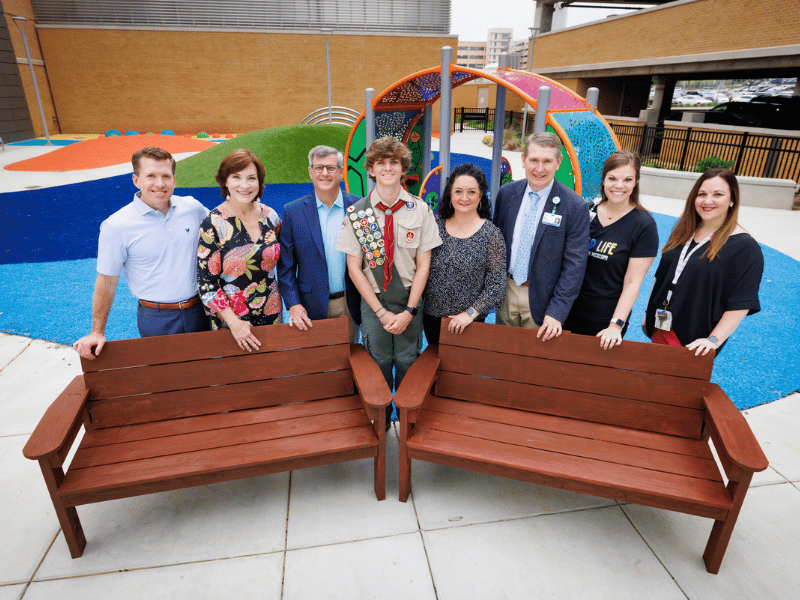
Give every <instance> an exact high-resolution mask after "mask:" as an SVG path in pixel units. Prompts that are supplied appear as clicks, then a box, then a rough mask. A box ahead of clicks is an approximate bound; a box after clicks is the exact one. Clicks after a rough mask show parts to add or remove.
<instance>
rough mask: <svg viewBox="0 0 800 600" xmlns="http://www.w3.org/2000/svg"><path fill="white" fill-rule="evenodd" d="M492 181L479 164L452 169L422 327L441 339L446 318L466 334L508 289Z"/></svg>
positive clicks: (436, 340)
mask: <svg viewBox="0 0 800 600" xmlns="http://www.w3.org/2000/svg"><path fill="white" fill-rule="evenodd" d="M487 189H488V184H487V183H486V177H485V176H484V174H483V171H481V170H480V169H479V168H478V167H476V166H474V165H471V164H464V165H459V166H457V167H456V168H455V169H453V172H452V173H451V174H450V177H448V179H447V184H446V185H445V188H444V194H442V199H441V202H440V203H439V208H438V210H437V213H436V215H435V216H436V223H437V225H438V226H439V235H440V236H441V238H442V245H441V246H439V247H438V248H434V249H433V254H432V255H431V270H430V275H429V276H428V285H427V287H426V288H425V302H424V313H423V315H422V326H423V328H424V330H425V337H426V338H427V339H428V343H429V344H438V343H439V327H440V324H441V320H442V317H448V316H449V317H450V324H449V325H448V329H449V330H450V331H452V332H453V333H462V332H463V331H464V329H465V328H466V327H467V326H468V325H469V324H470V323H472V322H473V321H483V320H484V319H485V318H486V315H487V314H489V312H490V311H491V310H492V309H495V308H498V307H499V306H500V303H501V302H502V301H503V297H504V296H505V292H506V243H505V241H504V240H503V234H502V233H501V232H500V230H499V229H498V228H497V227H496V226H495V225H493V224H492V220H491V216H492V214H491V209H490V208H489V196H488V195H487V193H486V192H487Z"/></svg>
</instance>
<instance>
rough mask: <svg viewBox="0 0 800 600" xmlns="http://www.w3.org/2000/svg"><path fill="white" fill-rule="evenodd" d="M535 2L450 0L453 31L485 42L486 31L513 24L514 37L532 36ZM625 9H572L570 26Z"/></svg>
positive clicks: (469, 39)
mask: <svg viewBox="0 0 800 600" xmlns="http://www.w3.org/2000/svg"><path fill="white" fill-rule="evenodd" d="M535 11H536V2H534V1H533V0H451V12H450V15H451V16H450V33H452V34H455V35H458V37H459V39H461V40H462V41H463V40H466V41H484V40H486V36H487V31H488V30H489V29H491V28H494V27H513V28H514V39H515V40H520V39H523V38H527V37H528V36H529V35H530V31H529V30H528V27H533V17H534V13H535ZM626 12H628V11H625V10H619V9H617V10H607V9H597V8H570V9H569V11H568V12H567V15H568V17H567V23H566V24H567V26H569V27H571V26H574V25H580V24H582V23H589V22H591V21H599V20H601V19H604V18H606V16H608V15H611V14H620V13H622V14H624V13H626Z"/></svg>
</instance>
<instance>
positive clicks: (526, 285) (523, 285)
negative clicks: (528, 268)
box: [508, 275, 528, 287]
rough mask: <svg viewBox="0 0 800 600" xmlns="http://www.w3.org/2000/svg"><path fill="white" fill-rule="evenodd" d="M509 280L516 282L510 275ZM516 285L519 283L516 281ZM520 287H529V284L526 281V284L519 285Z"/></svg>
mask: <svg viewBox="0 0 800 600" xmlns="http://www.w3.org/2000/svg"><path fill="white" fill-rule="evenodd" d="M508 278H509V279H510V280H511V281H514V278H513V277H512V276H511V275H509V276H508ZM514 283H515V284H516V283H517V282H516V281H514ZM519 286H520V287H528V282H527V281H526V282H524V283H521V284H519Z"/></svg>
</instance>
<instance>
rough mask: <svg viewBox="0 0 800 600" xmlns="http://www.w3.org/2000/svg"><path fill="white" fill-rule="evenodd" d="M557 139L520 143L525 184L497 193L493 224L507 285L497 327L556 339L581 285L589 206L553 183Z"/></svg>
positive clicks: (544, 136) (530, 139) (536, 138)
mask: <svg viewBox="0 0 800 600" xmlns="http://www.w3.org/2000/svg"><path fill="white" fill-rule="evenodd" d="M561 148H562V146H561V140H559V139H558V137H557V136H555V135H554V134H552V133H549V132H543V133H535V134H533V135H531V136H529V137H528V139H527V140H525V150H524V151H523V153H522V162H523V167H524V170H525V179H522V180H519V181H513V182H511V183H508V184H506V185H504V186H503V187H501V188H500V191H499V192H498V194H497V200H496V201H495V203H494V217H493V219H492V220H493V221H494V224H495V225H497V226H498V227H499V228H500V230H501V231H502V232H503V236H504V237H505V241H506V248H507V249H508V251H507V252H506V256H507V257H508V258H507V259H506V260H507V262H508V280H507V283H506V297H505V299H504V300H503V303H502V305H501V306H500V310H499V311H498V313H497V322H498V323H504V324H506V325H512V326H516V327H528V328H531V329H538V330H539V331H538V332H537V333H536V336H537V337H540V338H542V339H543V340H548V339H550V338H553V337H558V336H559V335H561V331H562V328H561V325H562V323H563V322H564V321H565V320H566V318H567V315H568V314H569V311H570V309H571V308H572V303H573V302H574V301H575V298H576V297H577V296H578V292H579V291H580V289H581V285H582V284H583V274H584V271H585V270H586V259H587V257H588V248H589V205H588V203H587V202H585V201H584V200H583V198H581V197H580V196H578V195H577V194H576V193H575V192H574V191H572V190H571V189H569V188H568V187H567V186H565V185H563V184H562V183H561V182H559V181H556V179H555V174H556V171H558V167H559V166H560V165H561Z"/></svg>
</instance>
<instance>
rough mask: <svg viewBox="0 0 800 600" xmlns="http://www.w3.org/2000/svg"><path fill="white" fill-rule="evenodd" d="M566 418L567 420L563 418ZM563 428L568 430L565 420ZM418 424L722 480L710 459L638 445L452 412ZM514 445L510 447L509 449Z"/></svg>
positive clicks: (426, 417) (623, 464) (426, 415)
mask: <svg viewBox="0 0 800 600" xmlns="http://www.w3.org/2000/svg"><path fill="white" fill-rule="evenodd" d="M565 421H566V420H565ZM564 425H565V427H564V429H569V427H568V423H565V424H564ZM417 426H418V427H420V426H421V427H424V428H427V429H435V430H437V431H446V432H449V433H455V434H458V435H463V436H468V437H472V438H475V439H479V440H480V439H485V440H493V441H496V442H501V443H503V444H506V445H507V446H515V447H516V446H523V447H527V448H536V449H539V450H546V451H548V452H556V453H559V454H566V455H570V456H576V457H584V458H592V459H595V460H599V461H603V462H605V463H609V464H611V465H619V466H620V467H622V468H623V469H624V468H626V467H639V468H642V469H651V470H653V471H660V472H664V473H674V474H677V475H685V476H687V477H694V478H697V479H706V480H709V481H715V482H717V483H722V476H721V475H720V472H719V468H718V467H717V464H716V462H714V459H713V458H710V457H709V458H706V459H703V458H697V457H694V456H687V455H685V454H680V453H675V452H670V451H663V450H653V449H652V448H638V447H635V446H631V445H623V444H619V443H616V442H609V441H606V440H595V439H591V438H588V437H584V436H579V435H573V434H572V433H571V432H569V431H568V432H566V433H561V432H558V433H556V432H551V431H546V430H542V429H539V428H538V427H529V426H526V427H523V426H520V425H510V424H507V423H496V422H494V421H493V420H491V421H486V420H479V419H474V418H469V417H461V416H456V415H452V414H443V413H437V412H432V411H425V412H423V414H422V415H421V416H420V418H419V420H418V421H417ZM514 451H516V448H513V449H512V452H514Z"/></svg>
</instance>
